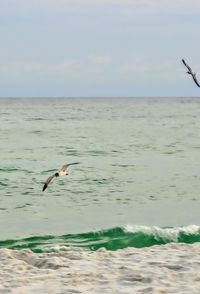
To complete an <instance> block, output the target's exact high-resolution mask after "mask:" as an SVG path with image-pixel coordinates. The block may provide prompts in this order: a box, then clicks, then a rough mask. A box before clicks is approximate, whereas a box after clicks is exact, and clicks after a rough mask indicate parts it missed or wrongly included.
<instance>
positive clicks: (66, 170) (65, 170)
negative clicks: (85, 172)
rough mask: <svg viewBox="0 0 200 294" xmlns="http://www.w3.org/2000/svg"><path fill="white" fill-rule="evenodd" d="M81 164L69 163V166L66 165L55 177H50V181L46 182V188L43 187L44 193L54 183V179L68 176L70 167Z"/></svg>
mask: <svg viewBox="0 0 200 294" xmlns="http://www.w3.org/2000/svg"><path fill="white" fill-rule="evenodd" d="M79 163H80V162H72V163H68V164H65V165H63V166H62V167H61V169H59V170H58V171H57V172H56V173H55V174H54V175H52V176H50V177H48V179H47V180H46V182H45V183H44V186H43V189H42V191H43V192H44V191H45V190H46V188H47V187H48V185H49V184H50V183H51V182H52V180H53V179H54V178H57V177H62V176H67V175H68V174H69V171H68V167H69V166H70V165H74V164H79Z"/></svg>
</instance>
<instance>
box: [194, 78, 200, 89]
mask: <svg viewBox="0 0 200 294" xmlns="http://www.w3.org/2000/svg"><path fill="white" fill-rule="evenodd" d="M192 77H193V80H194V82H195V84H196V85H197V86H198V87H200V85H199V83H198V81H197V78H196V75H192Z"/></svg>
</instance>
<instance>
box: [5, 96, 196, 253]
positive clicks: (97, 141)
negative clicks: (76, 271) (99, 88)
mask: <svg viewBox="0 0 200 294" xmlns="http://www.w3.org/2000/svg"><path fill="white" fill-rule="evenodd" d="M70 162H80V164H77V165H73V166H71V167H70V174H69V175H68V176H66V177H61V178H58V179H55V180H54V181H53V183H51V184H50V185H49V187H48V188H47V189H46V190H45V191H44V192H42V187H43V183H44V182H45V180H46V179H47V178H48V177H49V176H50V175H52V174H53V173H55V170H56V169H59V168H60V167H61V166H62V165H64V164H66V163H70ZM199 241H200V98H193V97H179V98H167V97H166V98H163V97H162V98H159V97H156V98H155V97H147V98H123V97H121V98H95V97H94V98H55V97H52V98H51V97H50V98H1V99H0V247H2V248H11V249H26V248H28V249H31V250H33V251H34V252H51V251H59V250H68V249H70V250H71V249H73V250H79V249H85V250H97V249H100V248H105V249H107V250H117V249H122V248H126V247H147V246H152V245H155V244H160V245H161V246H162V244H166V243H169V242H183V243H194V242H199Z"/></svg>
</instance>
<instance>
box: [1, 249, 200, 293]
mask: <svg viewBox="0 0 200 294" xmlns="http://www.w3.org/2000/svg"><path fill="white" fill-rule="evenodd" d="M0 260H1V267H0V293H12V294H31V293H35V291H37V293H39V294H40V293H41V294H46V293H48V294H50V293H53V294H58V293H59V294H61V293H68V294H72V293H91V294H92V293H93V294H94V293H96V294H100V293H109V294H112V293H116V294H119V293H120V294H121V293H122V294H123V293H124V294H125V293H126V294H129V293H130V294H132V293H156V294H157V293H180V294H183V293H193V294H197V293H200V243H195V244H182V243H180V244H175V243H170V244H167V245H162V246H159V245H155V246H152V247H148V248H142V249H141V248H140V249H137V248H126V249H123V250H117V251H115V252H113V251H107V250H105V249H100V250H97V251H85V250H78V251H59V252H54V253H43V254H36V253H33V252H32V251H31V250H10V249H0Z"/></svg>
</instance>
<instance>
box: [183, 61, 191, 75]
mask: <svg viewBox="0 0 200 294" xmlns="http://www.w3.org/2000/svg"><path fill="white" fill-rule="evenodd" d="M182 62H183V64H184V65H185V66H186V67H187V69H188V71H189V72H191V73H192V69H191V67H190V66H189V65H188V64H187V63H186V62H185V60H184V59H182Z"/></svg>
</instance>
